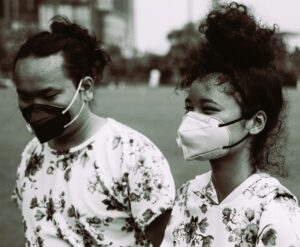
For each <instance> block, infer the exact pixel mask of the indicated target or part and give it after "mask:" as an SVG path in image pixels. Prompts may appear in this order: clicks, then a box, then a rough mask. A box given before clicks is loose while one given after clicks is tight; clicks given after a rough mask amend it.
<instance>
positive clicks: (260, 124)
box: [246, 111, 267, 135]
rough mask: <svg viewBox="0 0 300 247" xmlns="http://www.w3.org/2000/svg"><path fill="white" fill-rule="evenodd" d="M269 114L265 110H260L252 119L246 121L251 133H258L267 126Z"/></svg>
mask: <svg viewBox="0 0 300 247" xmlns="http://www.w3.org/2000/svg"><path fill="white" fill-rule="evenodd" d="M266 122H267V115H266V113H265V112H264V111H258V112H257V113H256V114H255V115H254V116H253V117H252V118H251V119H249V120H247V121H246V129H248V130H249V134H250V135H257V134H259V133H260V132H261V131H263V129H264V128H265V125H266Z"/></svg>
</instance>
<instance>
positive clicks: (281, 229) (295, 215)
mask: <svg viewBox="0 0 300 247" xmlns="http://www.w3.org/2000/svg"><path fill="white" fill-rule="evenodd" d="M259 229H260V231H259V234H258V241H257V243H258V244H257V245H256V246H257V247H267V246H270V247H271V246H272V247H273V246H274V247H300V209H299V207H298V205H297V202H295V201H294V200H293V199H290V198H279V199H276V200H274V201H272V202H271V203H269V204H268V205H267V206H266V208H265V211H264V213H263V214H262V217H261V220H260V227H259Z"/></svg>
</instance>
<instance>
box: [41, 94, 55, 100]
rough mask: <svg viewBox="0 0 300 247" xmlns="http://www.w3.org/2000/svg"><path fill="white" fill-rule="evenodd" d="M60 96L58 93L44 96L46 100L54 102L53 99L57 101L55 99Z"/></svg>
mask: <svg viewBox="0 0 300 247" xmlns="http://www.w3.org/2000/svg"><path fill="white" fill-rule="evenodd" d="M57 95H58V93H53V94H46V95H45V96H44V98H45V99H48V100H52V99H55V97H56V96H57Z"/></svg>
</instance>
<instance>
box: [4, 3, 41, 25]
mask: <svg viewBox="0 0 300 247" xmlns="http://www.w3.org/2000/svg"><path fill="white" fill-rule="evenodd" d="M38 2H39V0H0V25H1V27H2V28H3V27H6V28H13V29H18V28H20V27H23V26H26V25H27V26H28V25H29V26H33V27H34V26H37V20H38Z"/></svg>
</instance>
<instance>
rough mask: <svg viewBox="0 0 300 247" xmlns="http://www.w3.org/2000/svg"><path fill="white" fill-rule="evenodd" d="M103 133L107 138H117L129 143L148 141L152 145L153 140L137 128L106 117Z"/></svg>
mask: <svg viewBox="0 0 300 247" xmlns="http://www.w3.org/2000/svg"><path fill="white" fill-rule="evenodd" d="M105 134H106V136H107V138H111V139H115V138H118V139H122V140H124V141H128V142H130V143H148V144H151V145H153V142H152V141H151V140H150V139H149V138H148V137H147V136H145V135H144V134H142V133H141V132H139V131H138V130H135V129H133V128H132V127H129V126H128V125H126V124H124V123H121V122H119V121H117V120H115V119H112V118H108V119H107V125H106V130H105Z"/></svg>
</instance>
